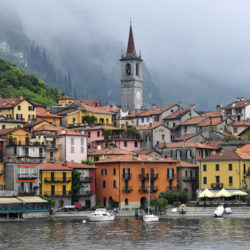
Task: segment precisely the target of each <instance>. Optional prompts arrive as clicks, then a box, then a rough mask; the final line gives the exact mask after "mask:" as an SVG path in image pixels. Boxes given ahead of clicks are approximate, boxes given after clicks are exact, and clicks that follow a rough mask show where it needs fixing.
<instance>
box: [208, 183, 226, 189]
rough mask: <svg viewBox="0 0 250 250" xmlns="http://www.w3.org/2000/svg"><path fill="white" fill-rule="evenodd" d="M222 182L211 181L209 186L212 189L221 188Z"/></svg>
mask: <svg viewBox="0 0 250 250" xmlns="http://www.w3.org/2000/svg"><path fill="white" fill-rule="evenodd" d="M223 186H224V184H223V183H212V184H211V188H213V189H221V188H223Z"/></svg>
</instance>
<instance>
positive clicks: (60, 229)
mask: <svg viewBox="0 0 250 250" xmlns="http://www.w3.org/2000/svg"><path fill="white" fill-rule="evenodd" d="M249 235H250V220H249V219H230V218H227V219H214V218H201V219H180V218H178V219H172V218H171V219H166V220H160V221H159V222H157V223H145V222H143V221H141V220H136V219H134V218H121V219H117V220H115V221H110V222H100V223H85V224H83V223H82V222H81V221H80V220H79V221H76V220H72V221H71V220H56V221H53V220H52V221H43V220H35V221H24V222H11V223H0V249H75V248H77V249H168V248H174V249H197V248H201V249H212V248H213V249H220V248H221V249H222V248H223V249H235V248H237V249H247V248H248V237H249Z"/></svg>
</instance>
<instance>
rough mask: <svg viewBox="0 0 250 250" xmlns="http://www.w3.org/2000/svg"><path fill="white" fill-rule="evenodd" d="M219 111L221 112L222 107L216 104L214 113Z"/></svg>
mask: <svg viewBox="0 0 250 250" xmlns="http://www.w3.org/2000/svg"><path fill="white" fill-rule="evenodd" d="M221 110H222V106H221V105H220V104H217V105H216V111H217V112H221Z"/></svg>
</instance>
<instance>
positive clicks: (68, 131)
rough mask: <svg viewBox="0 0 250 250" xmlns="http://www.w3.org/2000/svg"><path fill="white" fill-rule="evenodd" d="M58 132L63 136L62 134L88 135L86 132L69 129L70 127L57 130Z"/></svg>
mask: <svg viewBox="0 0 250 250" xmlns="http://www.w3.org/2000/svg"><path fill="white" fill-rule="evenodd" d="M58 134H59V135H61V136H64V135H75V136H88V135H87V134H83V133H80V132H76V131H74V130H71V129H62V130H60V131H59V133H58Z"/></svg>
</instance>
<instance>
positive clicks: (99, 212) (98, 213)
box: [88, 208, 115, 221]
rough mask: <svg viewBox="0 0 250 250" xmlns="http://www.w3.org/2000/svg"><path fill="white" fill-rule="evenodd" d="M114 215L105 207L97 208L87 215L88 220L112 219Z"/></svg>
mask: <svg viewBox="0 0 250 250" xmlns="http://www.w3.org/2000/svg"><path fill="white" fill-rule="evenodd" d="M114 219H115V216H114V215H113V214H111V213H110V212H108V210H107V209H106V208H98V209H96V210H95V212H93V213H91V214H90V215H89V217H88V220H89V221H112V220H114Z"/></svg>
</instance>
